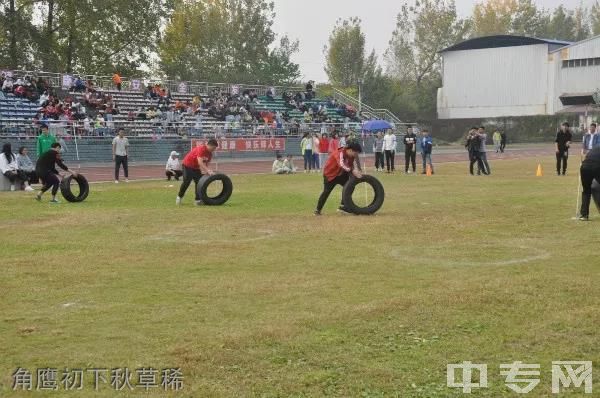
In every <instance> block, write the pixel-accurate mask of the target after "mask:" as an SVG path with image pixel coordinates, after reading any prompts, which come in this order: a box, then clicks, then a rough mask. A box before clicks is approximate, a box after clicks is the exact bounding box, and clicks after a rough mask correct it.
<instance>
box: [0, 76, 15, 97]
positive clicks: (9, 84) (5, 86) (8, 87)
mask: <svg viewBox="0 0 600 398" xmlns="http://www.w3.org/2000/svg"><path fill="white" fill-rule="evenodd" d="M13 86H14V84H13V79H12V77H10V76H7V77H5V79H4V82H3V83H2V91H3V92H4V93H12V91H13Z"/></svg>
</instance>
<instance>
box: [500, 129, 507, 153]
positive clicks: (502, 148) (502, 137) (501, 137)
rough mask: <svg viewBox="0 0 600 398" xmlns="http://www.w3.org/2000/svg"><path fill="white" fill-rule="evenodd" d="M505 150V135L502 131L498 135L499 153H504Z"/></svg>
mask: <svg viewBox="0 0 600 398" xmlns="http://www.w3.org/2000/svg"><path fill="white" fill-rule="evenodd" d="M505 149H506V133H505V132H504V131H503V132H502V133H500V152H502V153H504V150H505Z"/></svg>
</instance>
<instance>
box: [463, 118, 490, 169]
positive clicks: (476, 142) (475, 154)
mask: <svg viewBox="0 0 600 398" xmlns="http://www.w3.org/2000/svg"><path fill="white" fill-rule="evenodd" d="M477 130H478V129H477V127H471V130H469V134H468V135H467V142H466V144H465V147H466V148H467V151H469V173H470V174H471V175H475V173H474V172H473V166H474V165H475V163H477V175H481V172H482V171H483V174H485V173H486V171H485V166H484V165H483V161H482V160H481V157H480V156H479V149H480V148H481V138H480V137H479V134H478V131H477Z"/></svg>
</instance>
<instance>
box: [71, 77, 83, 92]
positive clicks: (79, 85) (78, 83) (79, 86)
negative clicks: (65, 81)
mask: <svg viewBox="0 0 600 398" xmlns="http://www.w3.org/2000/svg"><path fill="white" fill-rule="evenodd" d="M85 89H86V86H85V82H84V81H83V80H82V79H81V77H80V76H77V77H75V81H74V82H73V87H71V90H72V91H75V92H76V93H82V92H84V91H85Z"/></svg>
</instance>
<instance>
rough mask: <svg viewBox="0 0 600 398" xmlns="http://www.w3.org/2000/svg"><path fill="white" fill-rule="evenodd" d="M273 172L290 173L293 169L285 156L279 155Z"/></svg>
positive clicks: (274, 163)
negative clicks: (287, 164)
mask: <svg viewBox="0 0 600 398" xmlns="http://www.w3.org/2000/svg"><path fill="white" fill-rule="evenodd" d="M272 170H273V174H290V173H291V172H292V170H291V169H290V168H289V167H288V166H286V164H285V160H283V156H281V155H277V158H276V159H275V161H274V162H273V167H272Z"/></svg>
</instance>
